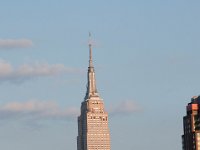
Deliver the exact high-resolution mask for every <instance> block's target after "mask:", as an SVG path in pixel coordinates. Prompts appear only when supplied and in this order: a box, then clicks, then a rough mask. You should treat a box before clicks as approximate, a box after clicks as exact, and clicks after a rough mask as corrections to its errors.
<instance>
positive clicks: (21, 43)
mask: <svg viewBox="0 0 200 150" xmlns="http://www.w3.org/2000/svg"><path fill="white" fill-rule="evenodd" d="M31 46H33V42H32V41H31V40H29V39H0V48H2V49H4V48H5V49H14V48H28V47H31Z"/></svg>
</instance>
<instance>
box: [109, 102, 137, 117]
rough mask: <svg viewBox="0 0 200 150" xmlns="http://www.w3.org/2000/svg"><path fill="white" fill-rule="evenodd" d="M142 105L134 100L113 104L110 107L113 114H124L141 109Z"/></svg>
mask: <svg viewBox="0 0 200 150" xmlns="http://www.w3.org/2000/svg"><path fill="white" fill-rule="evenodd" d="M140 110H141V109H140V107H139V106H138V105H136V104H135V102H133V101H122V102H120V103H119V104H117V105H115V106H112V107H111V108H110V109H109V112H110V114H111V115H117V114H120V115H123V114H132V113H135V112H137V111H140Z"/></svg>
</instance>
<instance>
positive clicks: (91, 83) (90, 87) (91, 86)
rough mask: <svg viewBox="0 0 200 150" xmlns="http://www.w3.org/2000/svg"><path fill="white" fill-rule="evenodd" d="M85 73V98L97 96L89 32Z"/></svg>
mask: <svg viewBox="0 0 200 150" xmlns="http://www.w3.org/2000/svg"><path fill="white" fill-rule="evenodd" d="M87 75H88V83H87V92H86V95H85V100H87V99H90V98H91V97H96V96H99V95H98V92H97V88H96V79H95V72H94V66H93V62H92V42H91V33H90V32H89V67H88V73H87Z"/></svg>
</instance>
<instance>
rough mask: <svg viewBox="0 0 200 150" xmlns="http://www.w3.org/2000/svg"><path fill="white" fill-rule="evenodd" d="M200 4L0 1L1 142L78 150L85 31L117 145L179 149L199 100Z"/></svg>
mask: <svg viewBox="0 0 200 150" xmlns="http://www.w3.org/2000/svg"><path fill="white" fill-rule="evenodd" d="M199 8H200V1H198V0H193V1H187V0H166V1H161V0H151V1H149V0H140V1H133V0H126V1H123V2H122V1H120V0H115V1H113V0H110V1H105V0H101V1H92V0H85V1H69V0H59V1H53V0H43V1H36V0H35V1H32V0H18V1H11V0H7V1H4V0H1V5H0V22H1V23H0V91H1V92H0V93H1V94H0V99H1V101H0V133H1V134H0V145H1V149H3V150H35V149H38V150H46V149H48V150H55V149H56V150H66V149H71V150H73V149H76V136H77V132H78V131H77V121H76V116H77V115H78V114H79V108H80V105H81V102H82V101H83V98H84V95H85V92H86V83H87V81H86V73H87V66H88V32H89V31H90V32H91V33H92V37H93V40H94V46H93V58H94V65H95V70H96V79H97V88H98V91H99V93H100V95H101V97H102V98H103V99H104V101H105V105H106V109H107V111H108V112H109V114H110V115H109V123H110V124H109V125H110V130H111V141H112V149H114V150H121V149H126V150H133V149H140V150H146V149H149V150H159V149H160V148H161V147H162V149H163V150H168V149H171V150H177V149H181V134H182V117H183V115H185V106H186V105H187V103H188V102H190V98H191V97H192V96H194V95H199V94H200V93H199V85H200V80H199V75H200V70H199V66H200V62H199V55H200V42H199V40H200V28H199V27H200V19H199V15H200V9H199Z"/></svg>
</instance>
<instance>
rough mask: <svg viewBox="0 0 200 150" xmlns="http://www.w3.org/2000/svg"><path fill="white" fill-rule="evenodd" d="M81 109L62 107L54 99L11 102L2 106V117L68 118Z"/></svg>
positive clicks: (0, 109) (75, 114)
mask: <svg viewBox="0 0 200 150" xmlns="http://www.w3.org/2000/svg"><path fill="white" fill-rule="evenodd" d="M78 113H79V109H77V108H74V107H69V108H61V107H59V106H58V104H57V103H55V102H53V101H28V102H21V103H20V102H10V103H7V104H4V105H1V106H0V119H1V120H3V119H4V120H5V119H17V120H19V119H30V120H35V121H37V120H43V121H44V120H52V119H60V120H67V119H72V118H75V117H76V116H78Z"/></svg>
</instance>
